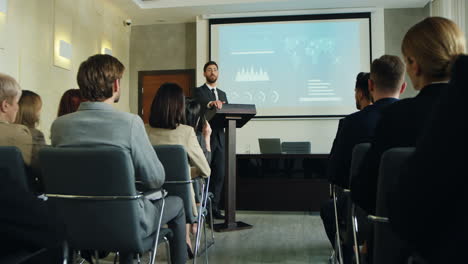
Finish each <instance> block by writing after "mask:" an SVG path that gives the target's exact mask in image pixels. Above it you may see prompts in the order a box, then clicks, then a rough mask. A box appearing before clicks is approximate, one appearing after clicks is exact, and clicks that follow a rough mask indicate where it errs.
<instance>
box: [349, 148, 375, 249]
mask: <svg viewBox="0 0 468 264" xmlns="http://www.w3.org/2000/svg"><path fill="white" fill-rule="evenodd" d="M370 147H371V144H370V143H359V144H356V145H355V146H354V148H353V152H352V157H351V167H350V175H349V177H350V182H351V178H352V177H354V175H356V174H357V173H358V170H359V168H360V167H361V166H362V163H363V162H364V158H365V156H366V155H367V152H368V151H369V149H370ZM344 197H346V212H347V213H346V220H345V221H346V228H345V232H344V234H343V236H344V237H345V243H347V244H349V245H351V244H352V243H353V233H352V228H353V227H352V222H351V221H353V219H351V207H352V201H351V197H350V195H349V193H346V195H344ZM355 216H356V219H357V222H358V223H357V224H358V226H359V235H358V236H357V238H358V241H359V243H360V244H361V243H362V241H363V240H364V239H365V238H367V235H368V234H370V232H371V228H372V225H371V224H370V223H369V221H368V220H367V214H366V213H365V212H364V210H362V209H361V208H359V207H356V208H355Z"/></svg>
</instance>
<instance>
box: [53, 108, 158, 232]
mask: <svg viewBox="0 0 468 264" xmlns="http://www.w3.org/2000/svg"><path fill="white" fill-rule="evenodd" d="M51 139H52V146H54V147H95V146H113V147H119V148H122V149H124V150H126V151H128V152H129V153H130V155H131V157H132V160H133V167H134V168H135V178H136V180H138V181H142V183H143V187H144V188H145V189H159V188H161V186H162V185H163V183H164V179H165V174H164V168H163V166H162V164H161V162H160V161H159V159H158V157H157V156H156V152H155V151H154V149H153V146H152V145H151V143H150V141H149V139H148V136H147V135H146V131H145V127H144V125H143V121H142V120H141V118H140V117H139V116H137V115H134V114H130V113H125V112H120V111H117V110H115V109H114V108H113V107H112V106H111V105H108V104H106V103H101V102H83V103H81V105H80V107H79V108H78V111H77V112H75V113H71V114H67V115H64V116H61V117H59V118H57V119H56V120H55V121H54V123H53V124H52V128H51ZM141 203H142V204H141V205H142V206H141V207H140V209H141V210H142V212H141V214H140V215H141V224H142V228H143V230H144V234H142V235H143V236H147V235H150V234H151V233H152V232H153V231H155V230H156V229H157V221H156V220H157V218H156V216H157V215H159V214H158V211H159V206H157V205H154V204H153V203H152V202H151V201H149V200H147V199H145V200H143V201H142V202H141Z"/></svg>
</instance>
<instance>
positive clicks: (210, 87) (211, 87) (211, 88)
mask: <svg viewBox="0 0 468 264" xmlns="http://www.w3.org/2000/svg"><path fill="white" fill-rule="evenodd" d="M206 86H208V88H209V89H210V90H213V89H215V91H216V86H215V87H213V86H211V85H209V84H208V83H206Z"/></svg>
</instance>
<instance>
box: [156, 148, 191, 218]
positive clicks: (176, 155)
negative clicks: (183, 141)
mask: <svg viewBox="0 0 468 264" xmlns="http://www.w3.org/2000/svg"><path fill="white" fill-rule="evenodd" d="M153 147H154V150H155V151H156V154H157V155H158V158H159V161H161V164H162V165H163V167H164V171H165V173H166V183H164V184H163V188H164V189H165V190H166V191H167V194H168V195H174V196H179V197H180V198H181V199H182V201H183V202H184V209H185V217H186V219H187V222H188V223H193V222H194V221H195V220H196V217H195V216H194V215H193V210H192V204H193V202H194V199H195V197H194V196H193V193H192V189H191V188H192V183H191V182H190V181H191V178H190V166H189V163H188V156H187V152H186V151H185V148H184V147H183V146H182V145H156V146H153ZM168 182H172V183H168Z"/></svg>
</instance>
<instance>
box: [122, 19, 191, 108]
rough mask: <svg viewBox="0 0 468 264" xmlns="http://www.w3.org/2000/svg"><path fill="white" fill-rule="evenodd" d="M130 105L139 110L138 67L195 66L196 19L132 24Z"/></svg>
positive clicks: (172, 68) (186, 67) (159, 68)
mask: <svg viewBox="0 0 468 264" xmlns="http://www.w3.org/2000/svg"><path fill="white" fill-rule="evenodd" d="M130 39H131V41H130V109H131V111H132V112H133V113H138V71H154V70H182V69H195V52H196V50H195V46H196V45H195V43H196V32H195V23H179V24H156V25H147V26H134V27H132V33H131V38H130Z"/></svg>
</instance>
